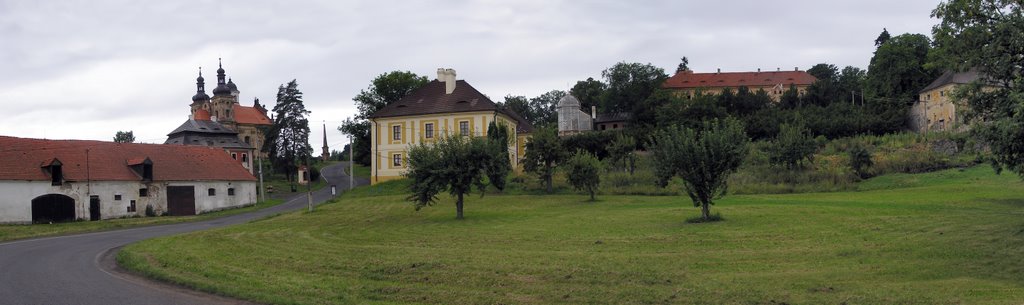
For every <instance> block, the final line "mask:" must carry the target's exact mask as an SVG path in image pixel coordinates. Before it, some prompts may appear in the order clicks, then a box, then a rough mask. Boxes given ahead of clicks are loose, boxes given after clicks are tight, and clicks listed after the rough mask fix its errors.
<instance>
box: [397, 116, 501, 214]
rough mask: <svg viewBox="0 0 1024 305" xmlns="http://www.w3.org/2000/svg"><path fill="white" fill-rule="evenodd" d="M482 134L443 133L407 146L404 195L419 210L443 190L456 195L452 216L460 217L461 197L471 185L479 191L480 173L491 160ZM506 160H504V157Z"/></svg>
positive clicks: (430, 202)
mask: <svg viewBox="0 0 1024 305" xmlns="http://www.w3.org/2000/svg"><path fill="white" fill-rule="evenodd" d="M488 146H489V145H488V140H487V139H485V138H470V137H463V136H457V135H452V136H445V137H442V138H441V139H439V140H438V141H437V142H435V143H420V144H417V145H413V146H411V147H410V148H409V158H408V160H407V161H408V162H407V163H408V170H407V171H406V173H405V176H406V177H408V178H409V179H410V180H411V181H410V183H409V190H410V191H411V193H412V194H410V195H409V197H407V199H408V200H409V201H412V202H413V203H414V204H415V207H416V210H417V211H419V210H420V209H421V208H423V207H425V206H430V205H433V204H434V203H435V202H436V201H437V195H438V194H440V193H441V192H444V191H447V192H448V194H450V195H451V196H453V197H455V198H456V201H455V219H463V218H464V217H463V205H464V204H463V203H464V197H465V195H466V194H468V193H469V192H470V191H472V190H473V186H476V187H477V189H478V190H479V191H480V192H481V193H483V192H484V189H485V188H486V187H487V186H486V184H484V181H483V177H484V176H485V172H486V169H487V166H488V164H490V162H491V161H492V159H491V155H490V154H489V149H488ZM506 162H507V161H506Z"/></svg>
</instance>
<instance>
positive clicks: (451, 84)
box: [444, 69, 456, 94]
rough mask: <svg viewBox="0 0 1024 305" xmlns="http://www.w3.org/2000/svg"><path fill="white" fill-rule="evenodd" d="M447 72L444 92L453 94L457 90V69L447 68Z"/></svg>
mask: <svg viewBox="0 0 1024 305" xmlns="http://www.w3.org/2000/svg"><path fill="white" fill-rule="evenodd" d="M445 72H446V73H445V74H446V76H447V77H448V78H447V79H445V81H444V93H445V94H452V92H455V81H456V80H455V69H445Z"/></svg>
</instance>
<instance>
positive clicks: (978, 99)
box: [930, 0, 1024, 177]
mask: <svg viewBox="0 0 1024 305" xmlns="http://www.w3.org/2000/svg"><path fill="white" fill-rule="evenodd" d="M1022 6H1024V4H1022V3H1021V1H1011V0H974V1H963V0H952V1H946V2H942V3H940V4H939V6H938V7H937V8H936V9H935V10H934V11H932V17H936V18H939V19H941V20H942V21H941V22H940V23H939V24H938V25H936V26H935V27H933V28H932V36H934V37H935V52H934V53H935V54H933V56H932V57H931V58H930V60H931V62H932V65H934V66H936V67H938V68H944V69H947V70H952V71H966V70H968V69H972V68H973V69H977V71H978V72H979V74H980V75H982V76H983V77H981V78H980V79H978V80H977V81H975V82H973V83H971V84H968V85H967V86H963V87H961V88H959V89H957V90H956V91H955V92H954V93H953V98H954V99H955V100H960V101H966V103H967V105H968V107H967V108H968V109H969V110H968V111H967V113H966V114H967V115H966V116H965V119H966V120H965V121H968V122H973V127H972V128H971V132H972V133H974V134H975V135H977V136H978V137H980V138H981V139H982V140H984V141H985V142H986V143H987V144H989V146H990V148H991V150H992V158H991V161H992V166H993V168H995V169H996V171H997V172H1001V171H1002V170H1003V169H1004V168H1005V169H1009V170H1010V171H1012V172H1014V173H1017V175H1019V176H1021V177H1024V112H1022V111H1021V109H1022V108H1021V107H1022V105H1024V69H1022V68H1021V67H1024V44H1022V42H1024V8H1022Z"/></svg>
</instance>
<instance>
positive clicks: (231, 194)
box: [228, 187, 235, 196]
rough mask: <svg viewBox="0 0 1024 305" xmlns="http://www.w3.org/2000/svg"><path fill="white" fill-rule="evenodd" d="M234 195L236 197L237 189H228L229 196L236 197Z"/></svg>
mask: <svg viewBox="0 0 1024 305" xmlns="http://www.w3.org/2000/svg"><path fill="white" fill-rule="evenodd" d="M234 195H235V188H233V187H229V188H228V196H234Z"/></svg>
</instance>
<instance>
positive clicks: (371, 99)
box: [338, 71, 429, 165]
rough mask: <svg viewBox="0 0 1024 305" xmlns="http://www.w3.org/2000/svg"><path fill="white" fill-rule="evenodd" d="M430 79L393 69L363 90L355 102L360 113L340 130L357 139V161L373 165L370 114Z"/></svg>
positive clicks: (354, 140) (354, 139)
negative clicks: (371, 162)
mask: <svg viewBox="0 0 1024 305" xmlns="http://www.w3.org/2000/svg"><path fill="white" fill-rule="evenodd" d="M428 82H429V80H427V77H426V76H419V75H416V74H415V73H412V72H408V71H404V72H403V71H391V72H387V73H384V74H381V75H378V76H377V77H376V78H374V79H373V80H372V81H370V86H369V87H368V88H366V89H363V90H361V91H359V94H357V95H356V96H355V97H354V98H352V100H353V101H355V102H356V108H357V109H358V110H359V112H358V113H357V114H356V117H355V119H346V120H345V121H344V122H343V123H342V124H341V126H339V127H338V131H341V132H342V133H344V134H347V135H351V136H352V137H353V142H355V159H356V162H357V163H360V164H363V165H369V164H370V161H371V160H370V159H371V157H372V156H370V148H371V147H370V121H369V120H367V119H368V118H369V117H370V115H372V114H373V113H374V112H377V110H380V109H381V108H384V106H387V105H388V104H391V103H394V102H396V101H398V100H400V99H402V98H403V97H405V96H406V95H409V93H410V92H412V91H413V90H416V89H419V88H420V87H423V85H426V84H427V83H428Z"/></svg>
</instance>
